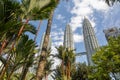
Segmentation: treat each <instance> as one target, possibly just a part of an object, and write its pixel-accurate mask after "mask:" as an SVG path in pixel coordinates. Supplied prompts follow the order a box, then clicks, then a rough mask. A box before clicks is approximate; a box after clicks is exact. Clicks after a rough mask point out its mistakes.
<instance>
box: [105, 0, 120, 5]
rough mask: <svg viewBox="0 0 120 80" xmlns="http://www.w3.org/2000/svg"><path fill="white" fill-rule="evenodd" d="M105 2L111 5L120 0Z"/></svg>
mask: <svg viewBox="0 0 120 80" xmlns="http://www.w3.org/2000/svg"><path fill="white" fill-rule="evenodd" d="M105 2H106V3H107V4H108V5H109V6H112V5H114V3H115V2H120V0H105Z"/></svg>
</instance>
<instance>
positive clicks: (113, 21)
mask: <svg viewBox="0 0 120 80" xmlns="http://www.w3.org/2000/svg"><path fill="white" fill-rule="evenodd" d="M119 13H120V4H119V3H115V5H114V6H112V7H108V6H107V4H106V3H104V1H102V0H69V1H68V2H66V1H63V0H61V2H60V4H59V5H58V6H57V8H56V9H55V11H54V17H53V23H52V30H51V38H52V53H56V50H55V46H59V45H62V44H63V36H64V30H65V27H66V25H67V24H70V26H71V28H72V31H73V35H74V42H75V48H76V52H77V53H78V52H84V51H85V47H84V41H83V33H82V22H83V18H84V16H86V17H87V18H88V19H89V20H90V22H91V24H92V26H93V27H94V29H95V32H96V37H97V39H98V42H99V45H100V46H102V45H106V44H107V42H106V39H105V36H104V33H103V30H104V29H107V28H110V27H114V26H115V27H120V15H119ZM31 23H32V24H33V25H35V27H37V26H38V24H39V21H31ZM46 26H47V20H44V21H43V22H42V24H41V27H40V32H39V36H38V37H37V44H38V45H39V44H40V41H41V37H42V34H43V33H44V32H45V29H46ZM30 37H31V36H30ZM32 37H33V36H32ZM77 61H80V62H84V61H86V57H85V56H82V57H79V58H77Z"/></svg>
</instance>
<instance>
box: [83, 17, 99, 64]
mask: <svg viewBox="0 0 120 80" xmlns="http://www.w3.org/2000/svg"><path fill="white" fill-rule="evenodd" d="M83 36H84V44H85V48H86V52H87V60H88V65H93V62H92V54H93V53H94V52H95V49H97V48H98V47H99V45H98V41H97V38H96V37H95V32H94V28H93V27H92V25H91V23H90V22H89V20H88V19H87V18H84V21H83Z"/></svg>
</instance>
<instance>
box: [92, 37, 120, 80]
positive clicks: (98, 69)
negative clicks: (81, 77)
mask: <svg viewBox="0 0 120 80" xmlns="http://www.w3.org/2000/svg"><path fill="white" fill-rule="evenodd" d="M93 62H94V64H95V66H93V69H94V71H93V74H92V76H90V78H93V79H94V78H95V79H102V80H106V79H107V80H110V76H109V74H110V73H118V72H119V71H120V37H118V38H111V39H110V41H109V42H108V45H107V46H103V47H101V48H100V49H98V51H97V52H96V54H95V55H94V56H93Z"/></svg>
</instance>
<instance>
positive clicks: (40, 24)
mask: <svg viewBox="0 0 120 80" xmlns="http://www.w3.org/2000/svg"><path fill="white" fill-rule="evenodd" d="M41 23H42V21H41V20H40V22H39V25H38V29H37V33H36V34H35V38H34V41H35V42H36V38H37V35H38V33H39V31H40V25H41Z"/></svg>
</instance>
